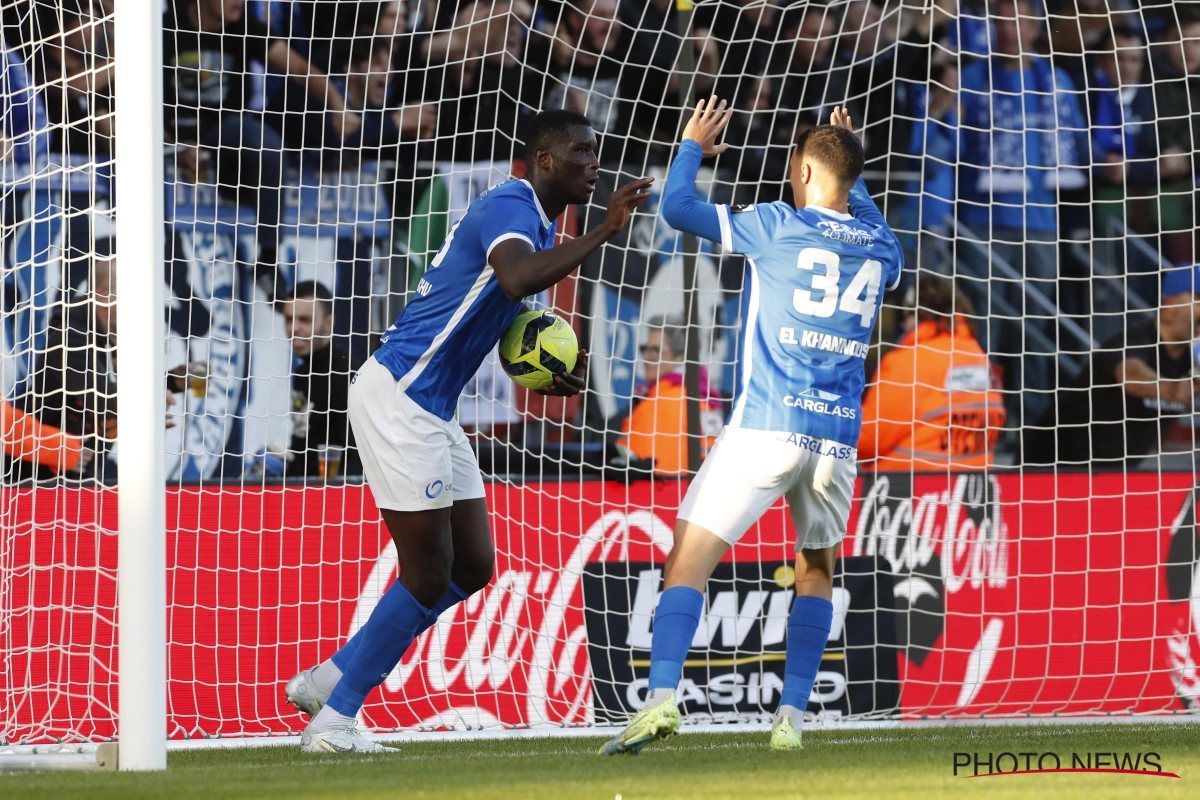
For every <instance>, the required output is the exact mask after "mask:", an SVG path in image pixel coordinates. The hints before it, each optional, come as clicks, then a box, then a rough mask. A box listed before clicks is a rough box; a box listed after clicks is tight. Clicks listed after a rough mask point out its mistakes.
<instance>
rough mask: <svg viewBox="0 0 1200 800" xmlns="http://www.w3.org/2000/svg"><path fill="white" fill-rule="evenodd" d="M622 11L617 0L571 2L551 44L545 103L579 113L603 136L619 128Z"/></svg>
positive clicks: (622, 35) (622, 48) (622, 34)
mask: <svg viewBox="0 0 1200 800" xmlns="http://www.w3.org/2000/svg"><path fill="white" fill-rule="evenodd" d="M617 10H618V3H617V0H582V2H581V4H580V6H579V7H578V8H577V7H575V6H574V5H569V6H567V8H566V9H565V10H564V12H563V16H562V19H561V20H560V22H559V25H558V27H557V28H556V30H555V36H554V39H553V43H552V44H551V45H550V65H549V72H550V77H551V81H550V85H549V87H548V89H547V92H546V101H545V104H544V106H545V107H546V108H567V109H570V110H572V111H578V112H579V113H580V114H583V115H584V116H586V117H587V118H588V119H589V120H591V123H592V126H593V127H594V128H595V130H596V133H598V134H605V133H609V132H611V131H615V130H617V129H618V119H617V110H618V105H617V97H618V92H617V80H618V78H619V77H620V75H621V66H622V62H621V59H622V55H623V53H624V52H625V48H624V47H622V44H623V40H624V39H625V35H624V27H623V26H622V25H620V24H619V23H618V22H617ZM624 44H628V42H627V41H625V42H624Z"/></svg>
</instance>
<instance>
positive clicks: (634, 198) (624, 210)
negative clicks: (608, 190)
mask: <svg viewBox="0 0 1200 800" xmlns="http://www.w3.org/2000/svg"><path fill="white" fill-rule="evenodd" d="M652 183H654V178H638V179H637V180H636V181H634V182H633V183H627V184H625V185H624V186H622V187H621V188H620V189H617V190H616V191H615V192H613V193H612V195H611V196H610V197H609V198H608V213H607V214H605V215H604V225H605V226H606V227H607V228H608V231H609V233H617V232H618V231H620V230H623V229H624V228H625V226H626V225H628V224H629V220H630V219H631V218H632V217H633V210H634V209H635V208H637V207H638V206H640V205H641V204H642V203H644V202H646V200H647V199H649V197H650V191H649V189H650V184H652ZM581 352H582V351H581Z"/></svg>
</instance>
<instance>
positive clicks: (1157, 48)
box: [1149, 4, 1200, 263]
mask: <svg viewBox="0 0 1200 800" xmlns="http://www.w3.org/2000/svg"><path fill="white" fill-rule="evenodd" d="M1170 12H1171V13H1170V16H1169V18H1168V22H1167V25H1166V27H1165V30H1164V33H1163V38H1162V39H1161V41H1158V42H1156V43H1154V44H1152V45H1151V53H1150V72H1149V78H1150V79H1152V80H1153V81H1154V86H1155V94H1156V95H1157V93H1158V92H1160V91H1161V92H1166V93H1168V94H1170V95H1171V96H1172V97H1177V98H1179V100H1178V101H1177V102H1178V105H1172V106H1170V107H1166V108H1164V107H1163V106H1159V109H1158V110H1159V115H1160V117H1170V118H1180V117H1182V118H1183V119H1184V120H1189V118H1190V123H1191V128H1190V131H1189V133H1190V137H1189V138H1188V140H1187V144H1186V145H1185V148H1186V152H1183V153H1177V152H1171V153H1167V152H1166V151H1165V150H1164V151H1163V152H1162V155H1164V156H1166V157H1165V158H1163V159H1161V160H1160V167H1167V174H1165V175H1164V176H1163V181H1162V182H1163V184H1164V185H1163V186H1162V187H1161V190H1160V197H1159V201H1158V203H1157V208H1152V209H1151V211H1152V213H1153V212H1157V216H1158V220H1157V222H1158V227H1159V229H1160V230H1161V231H1163V232H1164V234H1165V236H1164V238H1165V240H1166V248H1165V249H1167V251H1168V252H1169V254H1170V256H1171V257H1172V258H1174V259H1175V261H1176V262H1183V263H1190V262H1192V261H1193V260H1194V259H1195V255H1196V254H1195V246H1196V244H1195V242H1194V241H1193V236H1194V228H1195V222H1194V214H1195V199H1194V198H1193V196H1192V191H1191V190H1192V187H1193V181H1192V180H1191V176H1192V175H1195V174H1196V173H1197V170H1198V169H1200V163H1198V162H1197V161H1196V158H1195V149H1194V148H1195V145H1196V144H1197V143H1200V11H1198V10H1197V7H1196V6H1195V5H1194V4H1192V5H1187V6H1185V5H1180V6H1178V7H1172V8H1171V9H1170ZM1172 102H1176V101H1174V100H1173V101H1172ZM1184 103H1186V105H1184ZM1186 109H1190V110H1191V113H1190V115H1189V114H1188V112H1187V110H1186ZM1169 176H1170V177H1174V178H1175V180H1176V181H1179V182H1178V183H1176V184H1175V185H1167V184H1168V183H1169V181H1168V177H1169ZM1185 179H1186V180H1187V185H1186V186H1185V185H1183V183H1182V181H1183V180H1185ZM1171 231H1175V232H1176V233H1175V234H1174V235H1171V234H1170V232H1171Z"/></svg>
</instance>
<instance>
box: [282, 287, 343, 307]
mask: <svg viewBox="0 0 1200 800" xmlns="http://www.w3.org/2000/svg"><path fill="white" fill-rule="evenodd" d="M293 300H316V301H317V303H318V304H319V305H320V306H321V308H322V309H324V311H325V314H326V315H331V314H333V293H332V292H330V291H329V287H327V286H326V285H325V284H323V283H321V282H320V281H300V282H299V283H297V284H296V285H295V287H293V289H292V290H291V291H290V292H288V293H287V295H286V296H284V297H283V299H282V300H281V301H280V302H283V303H290V302H292V301H293Z"/></svg>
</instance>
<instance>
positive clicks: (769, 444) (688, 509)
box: [679, 428, 858, 551]
mask: <svg viewBox="0 0 1200 800" xmlns="http://www.w3.org/2000/svg"><path fill="white" fill-rule="evenodd" d="M857 474H858V468H857V450H856V449H855V448H853V447H850V446H848V445H844V444H838V443H836V442H830V441H827V440H825V439H817V438H814V437H812V436H806V435H805V434H802V433H777V432H775V431H757V430H750V429H748V428H725V429H724V430H723V431H721V435H720V436H718V437H717V441H716V443H715V444H714V445H713V447H712V450H711V451H710V452H709V454H708V458H706V459H705V460H704V463H703V464H702V465H701V466H700V471H699V472H698V473H697V474H696V477H695V479H693V480H692V485H691V486H689V487H688V491H687V496H686V497H684V499H683V504H682V505H681V506H680V507H679V518H680V519H684V520H687V521H688V522H691V523H692V524H694V525H699V526H700V527H702V528H704V529H706V530H709V531H712V532H713V533H715V534H716V535H717V536H719V537H720V538H721V539H723V540H725V541H726V542H728V543H729V544H730V545H731V546H732V545H734V544H737V541H738V539H740V538H742V534H744V533H745V532H746V529H747V528H749V527H750V526H751V525H753V524H754V523H755V522H757V521H758V518H759V517H761V516H762V515H763V514H764V513H766V511H767V509H768V508H770V507H771V506H772V505H774V504H775V501H776V500H778V499H779V498H780V497H786V498H787V502H788V507H789V508H790V510H791V513H792V524H793V525H795V527H796V550H797V551H799V550H804V549H809V550H819V549H821V548H824V547H833V546H834V545H836V544H838V543H839V542H841V541H842V539H844V538H845V536H846V523H847V522H848V521H849V519H850V501H851V499H852V498H853V496H854V478H855V476H856V475H857Z"/></svg>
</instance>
